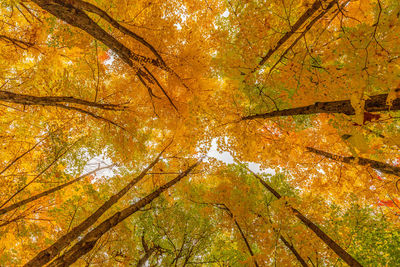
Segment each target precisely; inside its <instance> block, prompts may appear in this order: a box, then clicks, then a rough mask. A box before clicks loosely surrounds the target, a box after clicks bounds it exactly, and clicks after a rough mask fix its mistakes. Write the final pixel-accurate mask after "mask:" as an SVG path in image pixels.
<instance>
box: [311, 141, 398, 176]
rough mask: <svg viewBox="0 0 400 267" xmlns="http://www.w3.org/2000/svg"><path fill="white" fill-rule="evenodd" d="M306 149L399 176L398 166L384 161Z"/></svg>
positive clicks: (330, 157)
mask: <svg viewBox="0 0 400 267" xmlns="http://www.w3.org/2000/svg"><path fill="white" fill-rule="evenodd" d="M306 149H307V150H308V151H310V152H312V153H315V154H317V155H320V156H324V157H326V158H329V159H333V160H336V161H340V162H344V163H348V164H358V165H362V166H370V167H371V168H374V169H375V170H378V171H380V172H383V173H386V174H392V175H396V176H399V177H400V167H396V166H393V165H390V164H387V163H384V162H380V161H376V160H372V159H366V158H362V157H358V158H357V161H356V158H355V157H344V156H339V155H335V154H331V153H329V152H325V151H322V150H319V149H316V148H313V147H307V148H306Z"/></svg>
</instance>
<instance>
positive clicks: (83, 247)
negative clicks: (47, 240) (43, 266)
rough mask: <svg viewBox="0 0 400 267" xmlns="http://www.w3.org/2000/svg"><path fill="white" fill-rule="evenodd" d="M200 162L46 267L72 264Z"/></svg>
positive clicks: (123, 211)
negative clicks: (105, 235) (111, 230)
mask: <svg viewBox="0 0 400 267" xmlns="http://www.w3.org/2000/svg"><path fill="white" fill-rule="evenodd" d="M201 161H202V159H199V160H198V161H197V162H196V163H195V164H193V165H191V166H190V167H189V168H188V169H186V170H185V171H184V172H183V173H181V174H180V175H178V176H177V177H175V178H174V179H173V180H171V181H169V182H168V183H166V184H164V185H162V186H161V187H159V188H158V189H157V190H155V191H154V192H153V193H150V194H149V195H147V196H146V197H144V198H142V199H141V200H139V201H138V202H136V203H134V204H132V205H130V206H129V207H127V208H125V209H123V210H121V211H119V212H117V213H115V214H114V215H112V216H111V217H109V218H108V219H106V220H105V221H104V222H102V223H101V224H99V225H98V226H97V227H96V228H94V229H93V230H92V231H90V232H89V233H88V234H86V235H85V236H84V237H83V238H82V239H81V240H80V241H79V242H78V243H76V244H75V245H74V246H73V247H72V248H70V249H69V250H68V251H66V252H65V253H64V254H63V255H62V256H60V257H58V258H57V259H56V260H54V261H53V262H51V263H50V264H49V265H48V266H69V265H71V264H72V263H74V262H75V261H76V260H77V259H79V258H80V257H82V256H83V255H85V254H86V253H88V252H89V251H91V250H92V248H93V247H94V246H95V244H96V242H97V241H98V240H99V239H100V238H101V237H102V236H103V234H105V233H107V232H108V231H109V230H110V229H111V228H113V227H114V226H116V225H117V224H119V223H120V222H122V221H123V220H125V219H126V218H128V217H129V216H130V215H132V214H133V213H135V212H137V211H138V210H140V209H141V208H143V207H145V206H146V205H147V204H150V203H151V202H152V201H153V200H154V199H156V198H157V197H159V196H160V195H161V194H162V193H163V192H164V191H166V190H167V189H169V188H170V187H172V186H173V185H175V184H176V183H178V182H179V181H180V180H182V178H184V177H186V176H187V175H188V174H189V173H190V172H191V171H192V170H193V169H194V168H195V167H196V166H197V165H199V164H200V162H201ZM32 266H40V265H32Z"/></svg>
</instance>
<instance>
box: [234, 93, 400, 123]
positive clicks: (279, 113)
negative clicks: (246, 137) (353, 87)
mask: <svg viewBox="0 0 400 267" xmlns="http://www.w3.org/2000/svg"><path fill="white" fill-rule="evenodd" d="M387 96H388V94H380V95H374V96H371V97H370V99H368V100H366V101H365V108H364V109H365V111H367V112H379V111H391V110H400V98H398V99H396V100H394V101H393V103H392V106H391V107H389V106H388V105H387V104H386V99H387ZM318 113H329V114H331V113H343V114H346V115H354V114H355V110H354V108H353V107H352V106H351V103H350V100H340V101H330V102H316V103H315V104H313V105H309V106H305V107H298V108H290V109H283V110H276V111H272V112H267V113H261V114H255V115H250V116H246V117H242V118H241V120H242V121H244V120H254V119H267V118H274V117H285V116H295V115H310V114H318Z"/></svg>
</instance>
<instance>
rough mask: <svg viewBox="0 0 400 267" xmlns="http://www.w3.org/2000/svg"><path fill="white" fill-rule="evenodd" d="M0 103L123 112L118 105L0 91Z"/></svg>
mask: <svg viewBox="0 0 400 267" xmlns="http://www.w3.org/2000/svg"><path fill="white" fill-rule="evenodd" d="M0 101H4V102H9V103H15V104H21V105H26V106H27V105H38V106H39V105H41V106H55V104H65V103H70V104H78V105H83V106H87V107H94V108H99V109H105V110H123V109H124V106H122V105H118V104H105V103H104V104H102V103H96V102H91V101H87V100H84V99H79V98H74V97H72V96H33V95H24V94H17V93H12V92H7V91H2V90H0Z"/></svg>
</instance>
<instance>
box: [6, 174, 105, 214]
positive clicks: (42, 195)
mask: <svg viewBox="0 0 400 267" xmlns="http://www.w3.org/2000/svg"><path fill="white" fill-rule="evenodd" d="M106 168H110V167H109V166H108V167H102V168H97V169H96V170H94V171H91V172H88V173H85V174H83V175H81V176H79V177H78V178H75V179H73V180H71V181H69V182H66V183H64V184H62V185H59V186H56V187H53V188H51V189H49V190H46V191H44V192H42V193H39V194H37V195H34V196H32V197H29V198H27V199H24V200H21V201H19V202H17V203H15V204H12V205H10V206H8V207H6V208H3V209H0V215H3V214H5V213H7V212H10V211H12V210H15V209H17V208H19V207H21V206H23V205H26V204H28V203H30V202H32V201H35V200H38V199H39V198H42V197H45V196H48V195H50V194H52V193H54V192H57V191H59V190H61V189H63V188H64V187H67V186H69V185H71V184H74V183H76V182H78V181H79V180H81V179H82V178H84V177H86V176H89V175H91V174H93V173H95V172H98V171H100V170H103V169H106Z"/></svg>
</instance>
